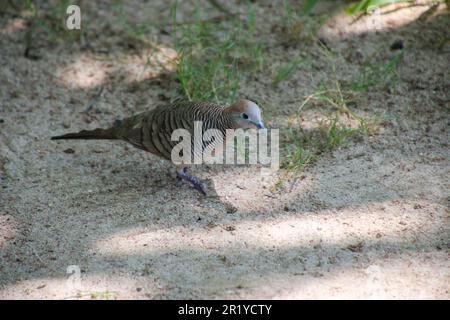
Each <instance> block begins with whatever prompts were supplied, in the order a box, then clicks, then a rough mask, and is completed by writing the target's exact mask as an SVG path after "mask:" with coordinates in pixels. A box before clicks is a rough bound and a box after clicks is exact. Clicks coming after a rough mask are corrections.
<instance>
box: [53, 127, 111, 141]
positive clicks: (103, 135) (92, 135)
mask: <svg viewBox="0 0 450 320" xmlns="http://www.w3.org/2000/svg"><path fill="white" fill-rule="evenodd" d="M115 129H116V128H109V129H94V130H82V131H80V132H74V133H67V134H63V135H62V136H56V137H52V138H51V139H52V140H61V139H86V140H90V139H101V140H105V139H118V137H117V135H116V130H115Z"/></svg>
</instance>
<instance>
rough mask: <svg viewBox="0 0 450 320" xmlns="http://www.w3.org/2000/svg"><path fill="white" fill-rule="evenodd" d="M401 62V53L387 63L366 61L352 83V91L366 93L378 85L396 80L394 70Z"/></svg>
mask: <svg viewBox="0 0 450 320" xmlns="http://www.w3.org/2000/svg"><path fill="white" fill-rule="evenodd" d="M402 60H403V52H400V53H398V54H396V55H395V56H394V57H392V58H391V59H390V60H389V61H388V62H387V63H380V62H374V61H372V59H369V60H367V61H366V62H364V63H363V65H362V67H361V69H360V71H359V72H358V77H357V78H356V79H355V80H354V81H353V83H352V89H353V90H356V91H367V90H369V89H371V88H373V87H374V86H376V85H378V84H380V83H386V82H389V81H396V80H398V76H397V73H396V70H397V67H398V65H399V64H400V63H401V62H402Z"/></svg>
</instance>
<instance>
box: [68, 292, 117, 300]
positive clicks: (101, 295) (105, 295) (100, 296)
mask: <svg viewBox="0 0 450 320" xmlns="http://www.w3.org/2000/svg"><path fill="white" fill-rule="evenodd" d="M117 295H118V293H117V292H116V291H109V290H106V291H92V292H80V293H79V294H77V298H83V297H89V298H90V299H91V300H115V299H117Z"/></svg>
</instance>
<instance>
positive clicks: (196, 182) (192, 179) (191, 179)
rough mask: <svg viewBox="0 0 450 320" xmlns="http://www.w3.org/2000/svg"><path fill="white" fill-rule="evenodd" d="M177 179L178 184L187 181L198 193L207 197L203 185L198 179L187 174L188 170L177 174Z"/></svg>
mask: <svg viewBox="0 0 450 320" xmlns="http://www.w3.org/2000/svg"><path fill="white" fill-rule="evenodd" d="M177 179H178V183H180V181H181V180H186V181H188V182H190V183H191V184H192V186H193V187H194V188H195V189H196V190H197V191H199V192H200V193H202V194H203V195H204V196H206V191H205V187H204V185H203V183H202V182H201V181H200V180H199V179H198V178H196V177H194V176H191V175H189V174H188V173H187V168H183V169H182V170H180V171H178V172H177Z"/></svg>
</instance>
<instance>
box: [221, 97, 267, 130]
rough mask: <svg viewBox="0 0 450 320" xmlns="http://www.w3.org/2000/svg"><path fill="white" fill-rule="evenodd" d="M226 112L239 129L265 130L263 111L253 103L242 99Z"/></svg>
mask: <svg viewBox="0 0 450 320" xmlns="http://www.w3.org/2000/svg"><path fill="white" fill-rule="evenodd" d="M225 112H226V113H227V114H228V115H229V116H230V117H231V118H232V119H233V122H234V126H235V127H236V128H238V129H255V128H257V129H264V128H265V127H264V122H263V119H262V115H261V109H260V108H259V106H258V105H257V104H256V103H254V102H253V101H250V100H246V99H242V100H239V101H237V102H236V103H234V104H232V105H230V106H229V107H228V108H227V109H226V110H225Z"/></svg>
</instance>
